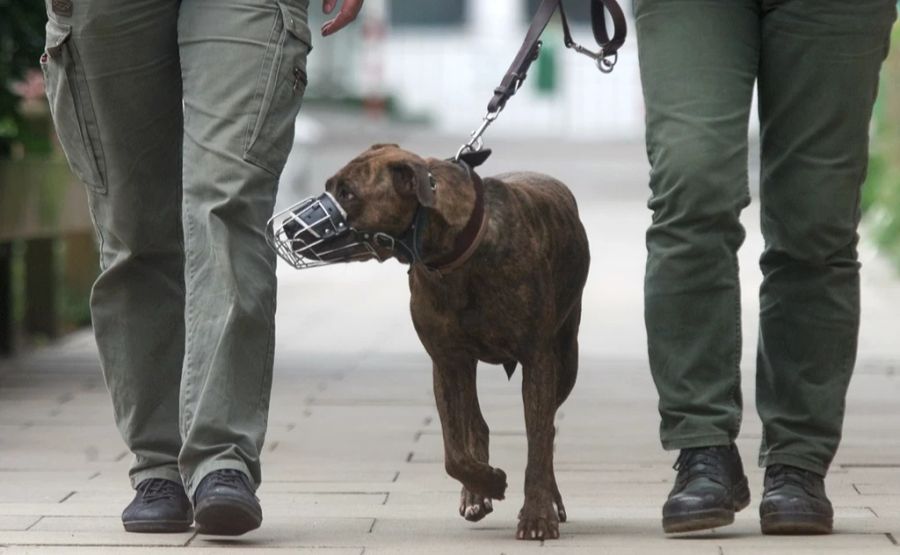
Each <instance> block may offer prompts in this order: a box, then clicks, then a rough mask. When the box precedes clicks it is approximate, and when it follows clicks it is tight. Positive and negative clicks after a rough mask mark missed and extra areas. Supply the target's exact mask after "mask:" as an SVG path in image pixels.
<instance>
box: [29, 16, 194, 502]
mask: <svg viewBox="0 0 900 555" xmlns="http://www.w3.org/2000/svg"><path fill="white" fill-rule="evenodd" d="M58 9H60V11H63V13H62V14H60V13H56V12H55V11H54V9H53V8H52V6H51V2H50V1H49V0H48V1H47V12H48V16H49V22H48V23H47V55H45V56H44V57H43V59H42V66H43V70H44V73H45V79H46V89H47V95H48V98H49V100H50V105H51V110H52V114H53V119H54V122H55V124H56V128H57V131H58V134H59V137H60V141H61V143H62V146H63V148H64V150H65V152H66V155H67V158H68V159H69V162H70V165H71V167H72V169H73V171H74V172H75V173H76V175H78V177H79V178H80V179H81V180H82V181H83V182H85V184H86V185H87V190H88V201H89V204H90V208H91V214H92V217H93V220H94V227H95V230H96V233H97V236H98V239H99V244H100V262H101V273H100V276H99V277H98V278H97V281H96V283H95V284H94V287H93V293H92V295H91V314H92V318H93V324H94V333H95V336H96V338H97V345H98V347H99V350H100V359H101V363H102V367H103V372H104V375H105V378H106V384H107V386H108V387H109V390H110V393H111V394H112V400H113V407H114V410H115V418H116V423H117V424H118V427H119V431H120V432H121V434H122V436H123V438H124V439H125V443H126V444H127V445H128V448H129V449H130V450H131V452H132V453H134V455H135V462H134V465H133V466H132V468H131V480H132V483H133V484H137V483H138V482H140V481H141V480H143V479H145V478H149V477H162V478H168V479H172V480H176V481H177V480H180V477H179V474H178V468H177V456H178V452H179V450H180V448H181V438H180V435H179V430H178V389H179V384H180V380H181V365H182V359H183V352H184V278H183V276H184V263H183V255H182V234H181V134H182V133H181V130H182V111H181V76H180V71H179V64H178V45H177V40H176V22H177V13H178V2H177V1H176V0H143V1H140V2H116V1H115V0H81V1H78V2H75V3H74V7H73V9H72V12H71V14H67V13H66V11H65V9H64V8H58Z"/></svg>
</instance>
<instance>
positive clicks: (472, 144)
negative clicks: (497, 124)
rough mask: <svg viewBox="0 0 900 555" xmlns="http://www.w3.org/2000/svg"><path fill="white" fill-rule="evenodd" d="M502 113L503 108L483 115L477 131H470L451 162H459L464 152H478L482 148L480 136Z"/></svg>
mask: <svg viewBox="0 0 900 555" xmlns="http://www.w3.org/2000/svg"><path fill="white" fill-rule="evenodd" d="M502 111H503V108H501V109H499V110H497V111H496V112H488V113H487V114H485V115H484V119H482V120H481V125H479V126H478V129H476V130H475V131H472V134H471V135H469V140H468V141H467V142H466V143H465V144H464V145H462V146H461V147H459V150H457V151H456V156H454V157H453V160H455V161H457V162H458V161H459V158H460V157H461V156H462V155H463V154H465V153H466V152H478V151H480V150H481V149H483V148H484V139H483V138H482V135H484V132H485V131H487V128H488V127H490V126H491V124H492V123H494V120H495V119H497V117H498V116H499V115H500V112H502Z"/></svg>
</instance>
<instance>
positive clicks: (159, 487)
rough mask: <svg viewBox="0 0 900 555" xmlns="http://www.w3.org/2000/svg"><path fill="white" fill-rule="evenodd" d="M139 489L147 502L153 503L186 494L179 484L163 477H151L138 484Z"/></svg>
mask: <svg viewBox="0 0 900 555" xmlns="http://www.w3.org/2000/svg"><path fill="white" fill-rule="evenodd" d="M138 491H140V492H141V498H142V499H143V500H144V501H145V502H147V503H153V502H154V501H159V500H161V499H173V498H177V497H178V496H179V495H180V494H181V495H183V494H184V492H183V491H182V490H181V489H180V486H179V485H178V484H176V483H175V482H173V481H171V480H164V479H162V478H151V479H149V480H147V481H145V482H142V483H141V484H140V485H139V486H138Z"/></svg>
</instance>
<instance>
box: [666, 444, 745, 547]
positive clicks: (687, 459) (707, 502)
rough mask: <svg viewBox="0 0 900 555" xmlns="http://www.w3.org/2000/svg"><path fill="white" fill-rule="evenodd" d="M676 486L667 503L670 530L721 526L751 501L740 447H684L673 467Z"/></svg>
mask: <svg viewBox="0 0 900 555" xmlns="http://www.w3.org/2000/svg"><path fill="white" fill-rule="evenodd" d="M673 468H674V469H675V470H677V471H678V476H677V477H676V478H675V486H674V487H673V488H672V492H671V493H669V499H668V500H667V501H666V504H665V505H663V530H664V531H665V532H666V533H667V534H678V533H681V532H693V531H695V530H707V529H709V528H718V527H720V526H725V525H727V524H731V523H732V522H734V513H735V512H736V511H740V510H741V509H743V508H744V507H746V506H747V505H749V504H750V488H749V487H748V486H747V477H746V476H744V467H743V465H742V464H741V456H740V454H738V450H737V447H736V446H735V445H734V444H732V445H728V446H715V447H697V448H692V449H682V450H681V454H680V455H679V456H678V461H677V462H676V463H675V466H674V467H673Z"/></svg>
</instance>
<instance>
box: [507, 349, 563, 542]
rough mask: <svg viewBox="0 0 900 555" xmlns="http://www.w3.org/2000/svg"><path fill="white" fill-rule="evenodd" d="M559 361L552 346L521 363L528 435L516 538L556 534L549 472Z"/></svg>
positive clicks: (555, 492) (553, 488)
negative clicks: (521, 501)
mask: <svg viewBox="0 0 900 555" xmlns="http://www.w3.org/2000/svg"><path fill="white" fill-rule="evenodd" d="M559 372H560V361H559V359H558V357H557V355H556V349H552V348H546V349H543V350H542V351H541V352H540V353H538V354H537V356H536V357H535V359H534V360H532V361H530V362H529V363H525V364H523V368H522V399H523V401H524V404H525V430H526V432H527V434H528V465H527V466H526V468H525V504H524V505H523V506H522V510H521V511H519V527H518V530H517V532H516V537H517V538H518V539H520V540H545V539H555V538H558V537H559V515H558V513H557V511H556V509H555V507H554V503H556V502H557V501H561V498H559V496H558V488H557V487H556V478H555V477H554V474H553V438H554V435H555V432H556V430H555V428H554V425H555V422H554V418H555V415H556V407H557V396H556V385H557V380H558V378H559Z"/></svg>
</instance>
